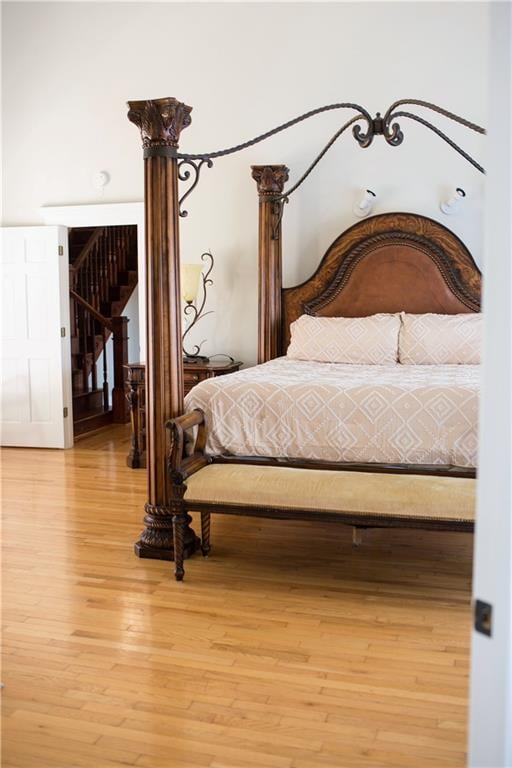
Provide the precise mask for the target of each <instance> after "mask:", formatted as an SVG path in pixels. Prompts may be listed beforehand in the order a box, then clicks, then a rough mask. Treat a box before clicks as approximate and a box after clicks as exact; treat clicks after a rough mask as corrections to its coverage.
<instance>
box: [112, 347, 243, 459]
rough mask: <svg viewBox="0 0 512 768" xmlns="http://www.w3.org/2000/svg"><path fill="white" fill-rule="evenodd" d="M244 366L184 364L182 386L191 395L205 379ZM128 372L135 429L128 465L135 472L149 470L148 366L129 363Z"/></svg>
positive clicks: (200, 362)
mask: <svg viewBox="0 0 512 768" xmlns="http://www.w3.org/2000/svg"><path fill="white" fill-rule="evenodd" d="M241 365H242V363H239V362H231V361H225V362H219V361H216V360H212V361H211V362H210V361H206V360H198V362H194V363H189V362H184V363H183V383H184V390H185V395H188V393H189V392H190V390H191V389H192V387H195V385H196V384H199V382H200V381H204V380H205V379H213V378H214V377H215V376H224V375H226V374H227V373H234V372H235V371H238V370H239V368H240V366H241ZM124 367H125V368H126V370H127V371H128V377H127V388H128V393H127V398H128V402H129V403H130V417H131V425H132V446H131V449H130V453H129V454H128V458H127V459H126V463H127V464H128V466H129V467H132V469H138V468H139V467H145V466H146V419H145V410H146V408H145V403H146V385H145V381H146V365H145V363H129V364H128V365H125V366H124Z"/></svg>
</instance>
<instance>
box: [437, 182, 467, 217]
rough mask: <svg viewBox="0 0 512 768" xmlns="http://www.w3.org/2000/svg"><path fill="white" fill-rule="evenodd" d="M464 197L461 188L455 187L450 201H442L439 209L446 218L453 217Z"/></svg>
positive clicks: (464, 194)
mask: <svg viewBox="0 0 512 768" xmlns="http://www.w3.org/2000/svg"><path fill="white" fill-rule="evenodd" d="M465 197H466V193H465V192H464V190H463V189H462V187H456V189H455V192H454V193H453V195H452V196H451V197H450V199H449V200H444V201H443V202H442V203H441V204H440V206H439V207H440V209H441V210H442V212H443V213H445V214H446V215H447V216H453V214H454V213H457V212H458V210H459V208H460V206H461V203H462V201H463V200H464V198H465Z"/></svg>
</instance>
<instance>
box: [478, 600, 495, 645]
mask: <svg viewBox="0 0 512 768" xmlns="http://www.w3.org/2000/svg"><path fill="white" fill-rule="evenodd" d="M475 629H476V631H477V632H480V633H481V634H482V635H487V637H491V636H492V605H491V604H490V603H484V601H483V600H475Z"/></svg>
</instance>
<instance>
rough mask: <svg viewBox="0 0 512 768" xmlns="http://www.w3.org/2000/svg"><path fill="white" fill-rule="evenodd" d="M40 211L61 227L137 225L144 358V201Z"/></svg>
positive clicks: (142, 353) (48, 207)
mask: <svg viewBox="0 0 512 768" xmlns="http://www.w3.org/2000/svg"><path fill="white" fill-rule="evenodd" d="M40 210H41V215H42V217H43V220H44V223H45V224H59V225H61V226H64V227H68V228H72V227H115V226H125V225H131V226H133V225H134V226H136V227H137V270H138V283H137V294H138V301H139V349H140V362H144V361H145V359H146V263H145V227H144V203H143V202H131V203H88V204H83V205H44V206H42V207H41V209H40Z"/></svg>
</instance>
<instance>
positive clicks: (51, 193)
mask: <svg viewBox="0 0 512 768" xmlns="http://www.w3.org/2000/svg"><path fill="white" fill-rule="evenodd" d="M3 13H4V28H3V37H4V41H3V56H4V94H3V96H4V102H3V115H4V137H3V138H4V191H5V200H4V204H5V208H4V219H5V223H8V224H21V223H38V222H40V221H41V213H40V206H42V205H48V204H69V203H86V202H101V201H104V202H108V201H126V200H137V199H142V194H143V174H142V157H141V150H140V138H139V135H138V133H137V130H136V128H135V127H134V126H133V125H132V124H130V123H129V122H128V120H127V118H126V106H125V102H126V101H127V100H128V99H144V98H151V97H160V96H176V97H178V98H180V99H182V100H184V101H186V102H187V103H188V104H190V105H192V106H193V107H194V111H193V115H192V117H193V122H192V126H191V127H190V128H188V129H186V131H184V133H183V134H182V141H181V148H182V150H183V151H191V152H193V151H200V152H203V151H210V150H216V149H220V148H223V147H227V146H230V145H232V144H236V143H238V142H239V141H241V140H243V139H246V138H250V137H252V136H255V135H257V134H259V133H261V132H263V131H264V130H266V129H268V128H271V127H273V126H275V125H277V124H279V123H281V122H283V121H285V120H287V119H289V118H291V117H293V116H295V115H298V114H300V113H302V112H304V111H306V110H308V109H311V108H313V107H316V106H320V105H322V104H327V103H331V102H336V101H356V102H359V103H360V104H362V105H363V106H365V107H367V108H368V109H369V111H370V112H372V113H374V112H376V111H378V110H380V111H382V112H383V111H384V110H385V109H386V108H387V106H388V105H389V104H390V102H392V101H393V100H395V99H398V98H403V97H419V98H423V99H427V100H432V101H434V102H437V103H439V104H441V105H444V106H446V107H448V108H450V109H452V110H453V111H455V112H458V113H460V114H463V115H466V116H468V117H470V118H471V119H473V120H475V121H476V122H478V123H480V124H486V122H487V115H486V102H487V87H486V83H487V44H486V41H487V5H486V4H480V3H460V2H458V3H448V2H442V3H412V2H411V3H385V2H384V3H382V2H381V3H376V4H372V3H357V4H354V3H340V4H309V5H300V4H293V3H292V4H290V3H285V4H259V5H252V4H220V5H219V4H207V5H195V4H193V3H189V4H162V3H158V4H150V3H133V4H123V3H114V4H101V3H92V4H81V3H55V4H51V3H48V4H47V3H33V4H31V3H4V4H3ZM348 115H349V113H341V112H336V113H329V114H327V115H323V116H320V117H316V118H313V119H312V120H310V121H308V122H307V123H305V124H303V125H300V126H297V127H295V128H293V129H291V130H290V131H287V132H286V133H285V134H282V135H280V136H277V137H275V138H274V139H272V140H270V141H268V142H266V143H264V144H260V145H258V146H256V147H253V148H252V149H250V150H247V151H245V152H243V153H241V154H238V155H235V156H233V157H228V158H225V159H222V160H218V161H216V162H215V165H214V168H213V169H211V170H205V171H204V172H203V178H202V180H201V184H200V186H199V188H198V189H197V190H196V191H195V192H194V193H193V195H192V196H191V197H190V198H189V200H188V201H187V202H188V209H189V212H190V214H189V217H188V219H186V220H184V221H183V226H182V246H183V247H182V258H183V260H185V261H193V260H196V259H198V257H199V255H200V253H201V252H202V251H204V250H206V249H207V248H211V249H212V251H213V253H214V255H215V257H216V270H215V274H214V278H215V286H214V288H213V289H212V291H211V298H210V301H209V308H210V309H214V310H215V314H214V315H212V316H210V317H209V318H207V319H206V320H205V321H204V326H203V328H201V327H199V328H198V330H197V335H196V337H195V340H200V339H201V338H204V337H205V336H207V337H208V345H207V347H206V351H207V352H209V353H215V352H229V353H230V354H233V355H236V356H237V357H239V358H240V359H242V360H243V361H245V362H253V361H254V359H255V356H256V327H257V326H256V323H257V269H256V263H257V259H256V246H257V196H256V185H255V182H254V181H253V180H252V179H251V178H250V170H249V166H250V165H251V164H252V163H265V162H275V163H286V164H288V165H289V167H290V169H291V180H292V181H293V180H294V179H296V178H297V177H298V175H300V174H301V173H302V171H303V170H304V169H305V167H306V166H307V165H308V164H309V162H310V160H311V159H312V158H313V156H314V155H315V154H316V153H317V152H318V151H319V149H320V147H321V146H322V145H323V143H325V142H326V141H327V139H329V138H330V136H331V135H332V134H333V133H334V131H335V130H336V128H337V127H338V126H339V125H340V124H341V122H342V121H344V120H345V119H347V117H348ZM439 123H444V121H442V120H440V119H439ZM446 126H447V131H448V132H449V133H450V135H452V136H453V137H454V138H455V139H456V140H459V141H460V142H461V143H462V144H463V146H464V147H465V148H466V149H467V150H468V151H469V152H470V153H471V154H474V155H476V156H477V157H480V158H481V157H482V156H483V147H484V142H485V139H483V138H482V137H479V136H477V135H473V134H469V133H468V132H467V131H465V130H464V129H461V128H458V127H452V126H451V125H450V124H446ZM402 127H403V129H404V132H405V136H406V138H405V141H404V143H403V145H402V146H401V147H399V148H391V147H389V146H388V145H387V144H386V143H385V142H384V140H383V139H382V138H379V137H377V139H376V140H375V142H374V145H373V146H372V147H371V148H370V149H368V150H361V149H360V148H359V147H358V146H357V145H356V143H355V142H354V141H353V139H351V138H350V137H349V136H345V137H344V139H342V140H341V142H340V143H339V144H338V145H336V146H335V147H334V148H333V149H332V150H331V151H330V153H329V155H328V160H327V159H326V160H324V162H323V163H322V164H321V166H320V167H319V168H318V169H317V170H316V171H315V172H314V174H313V175H312V177H311V178H310V180H309V183H307V184H306V185H305V186H304V187H303V188H301V190H300V191H299V192H298V193H297V194H296V195H295V196H294V197H293V198H292V202H291V203H290V205H289V206H287V209H286V212H285V220H284V238H285V245H284V254H285V265H284V276H285V284H288V285H290V284H293V283H295V282H298V281H300V280H302V279H304V278H306V277H307V276H308V274H309V273H310V272H311V271H312V269H313V268H314V267H315V266H316V264H317V263H318V261H319V259H320V257H321V255H322V254H323V252H324V251H325V249H326V248H327V246H328V245H329V243H330V242H331V241H332V240H333V239H334V238H335V237H336V236H337V235H338V234H339V233H340V232H341V231H342V230H343V229H345V228H346V227H347V226H349V225H350V224H352V223H353V222H354V217H353V215H352V205H353V202H354V197H355V195H357V192H358V190H359V189H360V188H361V187H366V186H370V187H372V188H373V189H374V190H375V191H376V192H377V193H378V194H379V202H378V205H377V207H376V209H375V212H385V211H391V210H409V211H415V212H420V213H423V214H426V215H429V216H432V217H434V218H438V219H442V220H443V221H444V222H445V223H447V224H448V225H449V226H451V227H452V228H453V229H454V231H455V232H456V233H457V234H458V235H459V236H461V237H462V239H463V240H464V241H465V242H466V243H467V245H468V246H469V247H470V249H471V250H472V251H473V253H474V255H475V257H476V258H477V260H478V261H481V251H482V240H481V208H482V192H483V178H482V177H481V176H480V175H479V174H478V173H477V172H476V171H475V170H474V169H472V168H471V167H470V166H468V165H467V164H466V163H465V161H464V160H462V159H461V158H459V157H458V156H457V155H456V154H455V153H453V152H452V151H451V150H450V149H449V148H448V147H446V146H445V145H444V144H443V143H442V142H441V141H440V140H439V139H438V138H437V137H435V136H433V135H431V134H429V133H427V132H426V131H425V129H422V128H421V127H419V126H416V125H414V124H411V123H410V122H409V123H408V122H406V121H405V120H403V122H402ZM100 169H106V170H108V171H109V173H110V174H111V176H112V181H111V184H110V185H109V186H108V187H107V189H106V190H105V192H104V194H103V196H101V195H100V194H99V193H98V192H97V191H96V190H95V189H94V187H93V185H92V183H91V178H92V176H93V173H94V172H95V171H98V170H100ZM454 185H460V186H462V187H464V188H465V189H466V191H467V193H468V200H467V204H466V205H465V208H464V210H463V211H462V212H461V214H460V216H458V217H457V218H450V219H448V218H446V217H443V216H442V214H441V213H440V212H439V209H438V203H439V200H440V198H441V197H442V196H445V195H446V194H447V193H448V192H449V191H450V189H451V188H452V187H453V186H454ZM192 341H194V339H193V340H192Z"/></svg>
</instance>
